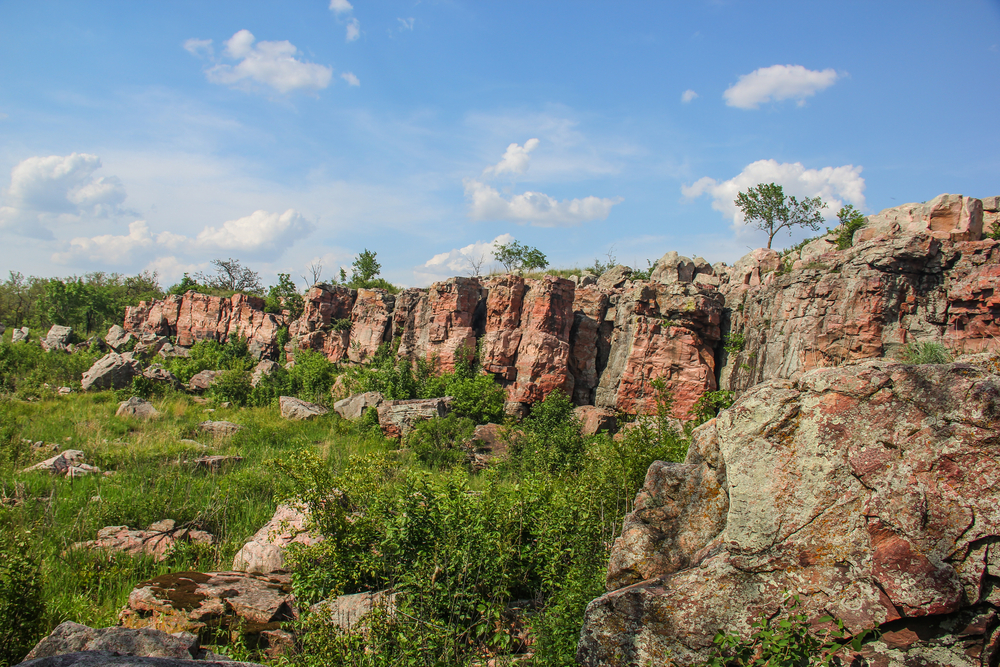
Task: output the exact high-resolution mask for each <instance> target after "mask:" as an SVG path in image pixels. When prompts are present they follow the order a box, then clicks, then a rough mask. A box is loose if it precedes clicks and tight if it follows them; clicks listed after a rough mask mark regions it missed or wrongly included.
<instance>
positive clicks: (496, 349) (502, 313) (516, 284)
mask: <svg viewBox="0 0 1000 667" xmlns="http://www.w3.org/2000/svg"><path fill="white" fill-rule="evenodd" d="M485 287H486V291H487V296H486V332H485V333H484V334H483V338H482V350H481V352H480V362H481V363H482V367H483V369H484V370H486V371H489V372H490V373H493V374H494V375H495V376H496V377H497V379H498V380H500V381H501V382H502V383H503V384H504V385H508V384H510V383H511V382H513V381H514V380H515V379H516V378H517V368H516V367H515V366H514V362H515V361H516V360H517V348H518V346H519V345H520V344H521V329H520V327H521V309H522V308H523V306H524V294H525V292H527V290H528V288H527V286H526V285H525V284H524V278H519V277H518V276H514V275H505V276H499V277H497V278H493V279H491V280H490V281H488V282H487V283H486V285H485Z"/></svg>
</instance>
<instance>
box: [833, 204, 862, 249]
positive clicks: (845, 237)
mask: <svg viewBox="0 0 1000 667" xmlns="http://www.w3.org/2000/svg"><path fill="white" fill-rule="evenodd" d="M837 219H838V220H840V226H839V227H837V229H835V230H832V231H833V233H835V234H836V235H837V249H839V250H845V249H847V248H850V247H851V240H852V239H853V238H854V232H856V231H858V230H859V229H861V228H862V227H864V226H865V223H867V222H868V220H867V218H865V214H864V213H862V212H861V211H859V210H858V209H856V208H854V207H853V206H851V205H850V204H848V205H847V206H844V207H842V208H841V209H840V210H839V211H837ZM828 231H830V230H828Z"/></svg>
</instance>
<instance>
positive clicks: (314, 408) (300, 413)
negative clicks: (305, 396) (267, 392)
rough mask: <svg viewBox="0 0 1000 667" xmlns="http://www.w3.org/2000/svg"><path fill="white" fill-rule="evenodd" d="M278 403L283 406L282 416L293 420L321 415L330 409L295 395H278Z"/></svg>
mask: <svg viewBox="0 0 1000 667" xmlns="http://www.w3.org/2000/svg"><path fill="white" fill-rule="evenodd" d="M278 405H279V407H280V408H281V416H282V417H284V418H285V419H289V420H292V421H302V420H303V419H311V418H313V417H321V416H323V415H325V414H326V413H327V412H329V410H328V409H327V408H325V407H323V406H322V405H317V404H316V403H309V402H308V401H303V400H302V399H300V398H295V397H294V396H280V397H278Z"/></svg>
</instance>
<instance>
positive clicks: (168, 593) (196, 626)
mask: <svg viewBox="0 0 1000 667" xmlns="http://www.w3.org/2000/svg"><path fill="white" fill-rule="evenodd" d="M297 617H298V612H297V611H296V608H295V600H294V598H293V596H292V594H291V585H290V581H289V578H288V576H287V575H283V574H269V575H261V574H250V573H247V572H179V573H175V574H165V575H162V576H160V577H156V578H155V579H150V580H149V581H145V582H142V583H140V584H139V585H138V586H137V587H136V588H135V589H134V590H133V591H132V592H131V593H130V594H129V598H128V604H127V605H126V606H125V608H124V609H122V611H121V613H120V614H119V620H120V621H121V624H122V625H123V626H125V627H127V628H153V629H156V630H163V631H164V632H171V633H172V632H192V633H198V632H201V631H202V630H204V629H206V628H221V629H227V628H231V629H233V630H240V631H242V632H245V633H259V632H261V631H263V630H278V629H280V628H281V624H282V623H284V622H286V621H292V620H295V619H296V618H297Z"/></svg>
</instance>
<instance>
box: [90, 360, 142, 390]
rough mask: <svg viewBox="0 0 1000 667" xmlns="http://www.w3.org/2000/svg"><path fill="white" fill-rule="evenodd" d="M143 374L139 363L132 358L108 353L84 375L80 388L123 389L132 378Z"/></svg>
mask: <svg viewBox="0 0 1000 667" xmlns="http://www.w3.org/2000/svg"><path fill="white" fill-rule="evenodd" d="M141 373H142V367H141V366H140V365H139V362H138V361H136V360H135V359H133V358H132V357H131V356H124V355H121V354H118V353H117V352H108V353H107V354H105V355H104V356H103V357H101V358H100V359H98V360H97V361H96V362H94V365H93V366H91V367H90V369H89V370H88V371H87V372H85V373H84V374H83V378H82V379H81V380H80V386H81V387H82V388H83V390H84V391H87V390H88V389H122V388H123V387H126V386H127V385H128V384H129V383H130V382H132V378H134V377H135V376H136V375H139V374H141Z"/></svg>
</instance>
